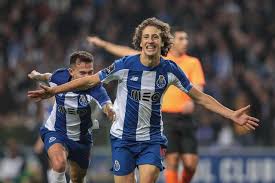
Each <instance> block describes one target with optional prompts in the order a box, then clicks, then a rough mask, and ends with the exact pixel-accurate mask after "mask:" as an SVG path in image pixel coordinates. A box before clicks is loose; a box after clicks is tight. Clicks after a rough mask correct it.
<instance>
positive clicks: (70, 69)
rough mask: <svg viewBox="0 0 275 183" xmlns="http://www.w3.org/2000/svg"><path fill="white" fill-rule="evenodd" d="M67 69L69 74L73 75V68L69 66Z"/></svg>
mask: <svg viewBox="0 0 275 183" xmlns="http://www.w3.org/2000/svg"><path fill="white" fill-rule="evenodd" d="M68 70H69V73H70V75H71V76H73V69H72V68H69V69H68Z"/></svg>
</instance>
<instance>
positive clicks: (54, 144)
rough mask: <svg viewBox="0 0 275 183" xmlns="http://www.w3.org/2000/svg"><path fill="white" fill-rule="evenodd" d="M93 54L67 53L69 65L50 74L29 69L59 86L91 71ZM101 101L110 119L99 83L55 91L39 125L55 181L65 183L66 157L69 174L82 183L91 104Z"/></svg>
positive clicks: (89, 141) (107, 100)
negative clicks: (45, 119)
mask: <svg viewBox="0 0 275 183" xmlns="http://www.w3.org/2000/svg"><path fill="white" fill-rule="evenodd" d="M93 60H94V59H93V56H92V55H91V54H90V53H88V52H85V51H77V52H74V53H73V54H72V55H71V56H70V68H68V69H59V70H57V71H55V72H54V73H53V74H51V73H45V74H40V73H39V72H36V71H32V72H31V73H30V74H29V77H30V78H31V79H34V80H40V81H49V84H50V86H58V85H62V84H64V83H67V82H69V81H71V80H76V79H78V78H83V77H85V76H90V75H92V74H93ZM93 102H96V103H98V104H100V106H101V107H102V109H103V111H104V113H105V114H106V115H107V116H108V118H109V119H110V120H113V118H114V114H115V113H114V111H113V109H112V103H111V101H110V98H109V96H108V95H107V93H106V90H105V89H104V88H103V86H102V85H100V84H99V85H97V86H95V87H94V88H90V89H84V88H83V87H82V88H80V90H78V91H74V92H67V93H65V92H63V93H60V94H57V95H55V103H54V106H53V110H52V112H51V114H50V116H49V118H48V120H47V121H46V123H45V124H44V125H43V126H42V127H41V129H40V135H41V138H42V140H43V142H44V144H45V149H46V150H47V153H48V157H49V159H50V162H51V165H52V172H51V179H52V180H53V181H54V182H55V183H65V182H66V178H65V170H66V167H67V159H68V160H69V163H70V178H71V182H73V183H83V182H84V177H85V175H86V172H87V168H88V166H89V160H90V150H91V146H92V136H91V135H92V134H91V131H90V128H91V127H92V119H91V113H92V111H93V110H94V108H92V107H91V106H92V105H91V104H92V103H93Z"/></svg>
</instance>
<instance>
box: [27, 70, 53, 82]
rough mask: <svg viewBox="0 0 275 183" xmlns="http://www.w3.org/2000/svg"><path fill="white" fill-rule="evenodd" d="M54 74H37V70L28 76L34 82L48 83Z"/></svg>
mask: <svg viewBox="0 0 275 183" xmlns="http://www.w3.org/2000/svg"><path fill="white" fill-rule="evenodd" d="M51 76H52V73H43V74H41V73H40V72H37V71H36V70H33V71H32V72H31V73H29V74H28V77H29V78H30V79H32V80H36V81H44V82H48V81H49V79H50V78H51Z"/></svg>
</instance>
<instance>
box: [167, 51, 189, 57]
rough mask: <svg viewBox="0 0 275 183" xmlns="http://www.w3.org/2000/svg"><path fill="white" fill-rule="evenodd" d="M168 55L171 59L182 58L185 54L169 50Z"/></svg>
mask: <svg viewBox="0 0 275 183" xmlns="http://www.w3.org/2000/svg"><path fill="white" fill-rule="evenodd" d="M169 53H170V54H171V55H172V56H173V57H182V56H184V55H185V54H186V53H185V52H178V51H176V50H174V49H171V50H170V51H169Z"/></svg>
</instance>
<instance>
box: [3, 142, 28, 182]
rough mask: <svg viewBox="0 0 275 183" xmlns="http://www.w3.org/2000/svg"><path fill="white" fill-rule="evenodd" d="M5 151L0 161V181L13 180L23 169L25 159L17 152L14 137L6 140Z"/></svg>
mask: <svg viewBox="0 0 275 183" xmlns="http://www.w3.org/2000/svg"><path fill="white" fill-rule="evenodd" d="M6 148H7V149H6V152H5V155H4V157H3V158H2V159H1V161H0V170H1V171H0V181H3V182H6V181H7V182H14V181H16V180H17V179H18V177H20V175H21V174H22V173H23V170H24V164H25V159H24V157H23V156H22V154H20V152H19V147H18V144H17V143H16V141H15V139H9V140H8V141H7V146H6Z"/></svg>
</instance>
